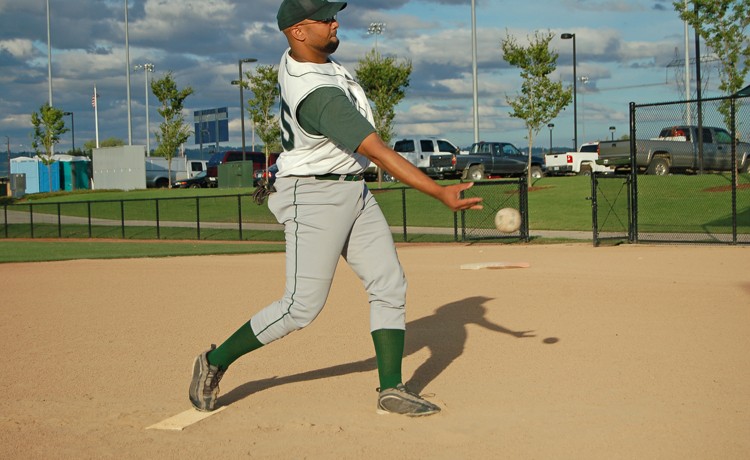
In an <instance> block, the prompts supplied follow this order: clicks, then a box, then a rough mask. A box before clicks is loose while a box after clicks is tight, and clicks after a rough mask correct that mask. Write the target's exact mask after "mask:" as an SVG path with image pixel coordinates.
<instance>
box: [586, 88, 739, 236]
mask: <svg viewBox="0 0 750 460" xmlns="http://www.w3.org/2000/svg"><path fill="white" fill-rule="evenodd" d="M748 103H750V99H748V98H747V97H728V98H713V99H702V100H700V101H697V100H693V101H676V102H665V103H658V104H635V103H632V104H630V135H629V136H630V165H628V166H626V167H625V168H624V169H625V172H628V173H629V174H627V175H619V174H618V175H614V176H603V175H593V176H592V199H593V200H594V203H593V218H592V219H593V228H594V244H595V245H598V244H600V243H602V242H605V241H606V240H608V239H611V240H618V239H621V240H622V239H626V240H627V241H629V242H631V243H637V242H650V243H692V244H696V243H698V244H707V243H717V244H750V173H748V171H747V167H746V166H745V167H743V166H742V165H743V163H742V159H743V155H744V154H745V152H747V151H748V146H747V145H745V144H742V143H740V142H743V143H746V142H750V107H748ZM722 108H723V109H722ZM680 125H696V126H702V127H719V128H724V129H726V130H727V131H728V132H729V133H730V134H731V139H732V140H734V141H730V142H728V143H726V144H722V147H723V153H722V157H721V158H720V161H723V163H724V165H725V167H718V168H715V169H717V170H712V169H711V167H710V164H709V163H708V160H707V159H706V155H705V154H703V155H701V153H702V152H700V151H697V152H696V157H695V167H694V168H690V169H675V168H671V169H670V173H669V174H668V175H663V176H661V175H650V174H648V173H647V172H646V171H644V169H643V168H639V167H638V165H637V164H636V158H635V152H636V151H638V147H639V142H641V141H640V140H641V139H652V138H654V137H657V136H658V135H659V133H660V131H661V130H662V129H663V128H665V127H670V126H680ZM676 142H677V141H676ZM665 157H666V156H665ZM668 161H669V162H670V163H671V160H669V159H668ZM746 164H747V163H745V165H746ZM731 165H734V167H732V166H731ZM738 169H739V170H738ZM686 204H688V205H687V206H686Z"/></svg>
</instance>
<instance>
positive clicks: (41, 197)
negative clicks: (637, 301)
mask: <svg viewBox="0 0 750 460" xmlns="http://www.w3.org/2000/svg"><path fill="white" fill-rule="evenodd" d="M729 180H730V179H729V176H728V175H725V174H706V175H702V176H689V175H673V176H666V177H655V176H639V178H638V186H639V196H641V197H643V198H642V199H641V200H640V201H639V213H638V219H639V229H640V230H641V231H657V232H704V231H707V230H709V231H719V232H726V231H728V229H731V225H732V222H731V215H732V214H731V207H730V203H731V189H730V188H729V187H728V184H729ZM453 182H455V181H442V183H453ZM739 183H740V189H739V190H738V192H737V196H736V198H737V222H736V225H737V230H738V232H739V233H745V234H747V233H750V188H748V186H750V176H748V175H747V174H743V175H740V178H739ZM369 186H370V189H371V191H372V193H373V194H374V195H375V196H376V198H377V200H378V202H379V203H380V207H381V208H382V210H383V213H384V215H385V216H386V219H387V220H388V222H389V224H390V225H391V226H395V227H399V226H402V225H403V224H404V218H405V219H406V223H407V225H408V226H409V227H442V228H446V229H449V228H452V227H453V226H454V217H455V216H454V214H453V213H452V212H451V211H449V210H448V209H447V208H445V207H444V206H442V204H440V203H439V202H437V201H436V200H434V199H432V198H430V197H428V196H426V195H424V194H422V193H419V192H417V191H415V190H413V189H404V187H403V186H402V185H401V184H398V183H387V184H383V187H382V188H378V186H377V184H369ZM501 187H505V186H501ZM514 190H515V189H514V188H513V186H508V187H506V188H505V189H503V188H496V187H475V188H474V189H472V190H471V191H470V192H469V193H477V194H480V195H481V194H482V193H487V194H488V195H487V203H488V204H489V203H492V204H493V205H497V204H498V203H503V200H506V199H507V200H508V202H509V203H510V204H511V205H512V204H513V203H517V197H512V194H513V193H515V192H514ZM614 190H615V191H618V190H617V187H614ZM252 191H253V189H247V188H245V189H173V190H167V189H158V190H155V189H149V190H136V191H128V192H124V191H80V192H65V193H54V194H38V195H31V196H28V197H27V199H26V200H22V201H20V202H19V204H21V206H20V207H11V208H9V209H17V210H21V211H25V210H27V209H28V207H26V206H23V204H24V203H33V204H34V215H35V216H39V215H44V214H47V215H48V216H47V217H49V216H55V217H56V216H57V214H58V211H59V213H60V214H61V215H64V216H72V217H79V218H85V217H87V216H88V215H89V212H90V213H91V216H92V218H93V219H108V220H110V221H116V222H119V221H120V220H121V219H122V218H124V219H125V220H127V221H146V224H144V225H138V226H131V225H126V227H125V231H124V233H125V234H124V235H123V230H122V228H121V227H119V226H111V225H109V226H108V225H96V224H94V225H92V227H91V232H92V233H91V237H93V238H97V239H102V238H104V239H121V238H125V239H133V240H147V239H156V238H157V237H158V238H159V240H158V242H161V243H163V244H158V245H157V244H154V243H139V242H132V243H131V242H127V243H114V242H92V241H85V242H80V241H65V242H62V243H51V242H27V241H17V240H16V241H13V240H6V241H2V240H0V243H1V244H0V262H12V261H34V260H64V259H74V258H101V257H113V258H114V257H145V256H155V257H164V256H170V255H175V256H176V255H200V254H231V253H252V252H267V251H268V250H283V248H282V246H281V244H280V243H281V242H283V233H282V232H281V231H278V230H258V229H257V228H256V229H253V228H250V227H251V224H255V223H260V224H265V223H273V224H275V223H276V220H275V218H274V217H273V215H272V214H271V213H270V211H269V210H268V206H267V205H262V206H258V205H256V204H255V203H253V202H252V199H251V197H250V194H251V193H252ZM619 193H621V194H624V193H625V192H624V190H619ZM492 194H494V195H492ZM591 194H592V191H591V181H590V179H589V178H588V177H545V178H542V179H540V180H537V181H534V182H533V183H532V184H530V185H529V194H528V202H529V226H530V228H531V229H532V231H533V230H537V231H539V230H564V231H586V232H589V231H591V222H592V209H591V199H590V197H591ZM490 197H491V198H490ZM610 198H611V197H610ZM620 199H624V197H623V196H621V197H620ZM493 200H494V201H493ZM157 203H158V204H157ZM404 203H405V204H406V208H405V209H404ZM605 204H606V203H601V204H600V208H601V206H604V205H605ZM488 207H489V206H488ZM157 213H158V216H159V219H160V221H162V226H161V227H160V228H159V230H158V232H157V229H156V227H155V226H152V225H148V222H153V221H154V220H155V219H156V215H157ZM239 215H241V217H242V221H243V234H242V239H244V240H256V241H265V242H278V244H269V245H258V244H236V243H231V242H230V243H221V241H237V240H238V239H239V230H238V228H237V227H234V228H232V227H233V226H232V225H231V224H230V223H233V222H237V218H238V216H239ZM473 215H474V214H473V212H472V216H473ZM41 220H42V219H39V220H36V219H35V222H34V235H33V237H34V238H59V237H62V238H70V239H74V238H89V226H88V225H86V224H85V223H82V222H81V223H77V224H69V223H65V224H64V225H62V226H60V227H58V226H57V225H56V223H52V222H47V223H44V222H42V221H41ZM53 220H55V219H54V218H53ZM82 220H83V221H85V219H82ZM197 220H199V221H200V222H201V223H202V224H201V228H200V240H202V242H196V243H185V242H183V241H180V242H176V241H174V240H191V239H197V238H198V236H199V235H198V229H197V228H195V227H194V226H193V227H192V228H191V227H189V226H188V227H186V226H183V227H179V226H165V225H164V224H163V223H164V222H166V221H174V222H196V221H197ZM207 222H212V223H219V224H221V223H225V224H230V225H225V228H213V227H211V226H209V225H205V223H207ZM481 225H485V226H488V227H489V226H492V221H491V219H484V220H483V222H482V223H481V224H480V228H482V227H481ZM29 227H30V226H29V224H11V225H8V226H6V227H5V228H4V229H2V230H3V231H6V232H7V235H8V236H9V237H10V238H26V237H29V236H30V235H29ZM451 233H452V232H450V231H447V232H446V234H444V235H423V234H419V233H418V232H412V231H411V230H410V231H409V235H408V240H409V241H410V242H414V241H418V242H447V241H454V237H453V235H452V234H451ZM3 236H5V235H2V234H0V237H3ZM394 239H395V240H396V241H397V242H398V241H402V240H403V237H402V235H401V233H400V232H397V233H394ZM170 240H171V241H170ZM207 241H208V242H207ZM210 242H214V243H210ZM269 248H271V249H269ZM274 248H278V249H274Z"/></svg>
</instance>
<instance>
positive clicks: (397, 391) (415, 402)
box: [377, 383, 440, 417]
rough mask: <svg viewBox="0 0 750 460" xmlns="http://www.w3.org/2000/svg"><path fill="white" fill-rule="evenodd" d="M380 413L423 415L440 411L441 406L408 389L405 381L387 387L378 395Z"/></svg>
mask: <svg viewBox="0 0 750 460" xmlns="http://www.w3.org/2000/svg"><path fill="white" fill-rule="evenodd" d="M377 412H378V414H401V415H406V416H409V417H422V416H424V415H432V414H437V413H438V412H440V408H439V407H438V406H436V405H435V404H432V403H431V402H428V401H426V400H424V399H423V398H422V397H421V396H419V395H418V394H415V393H412V392H410V391H409V390H407V389H406V387H405V386H404V384H403V383H399V384H398V386H396V388H387V389H385V390H382V391H381V392H380V396H379V397H378V410H377Z"/></svg>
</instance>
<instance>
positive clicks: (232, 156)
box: [206, 150, 279, 178]
mask: <svg viewBox="0 0 750 460" xmlns="http://www.w3.org/2000/svg"><path fill="white" fill-rule="evenodd" d="M278 157H279V154H278V153H271V154H269V155H268V164H269V165H272V164H274V163H276V158H278ZM231 161H252V162H253V171H255V170H256V169H263V168H265V167H266V154H265V153H263V152H244V153H243V152H242V151H241V150H227V151H226V152H219V153H214V154H213V155H211V158H209V159H208V166H207V168H206V170H207V171H208V176H209V177H214V178H216V177H218V176H219V165H220V164H224V163H228V162H231Z"/></svg>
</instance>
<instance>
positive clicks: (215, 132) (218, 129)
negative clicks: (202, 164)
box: [193, 107, 229, 145]
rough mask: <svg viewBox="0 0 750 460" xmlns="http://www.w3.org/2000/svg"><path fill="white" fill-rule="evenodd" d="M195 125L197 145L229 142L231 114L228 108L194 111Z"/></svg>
mask: <svg viewBox="0 0 750 460" xmlns="http://www.w3.org/2000/svg"><path fill="white" fill-rule="evenodd" d="M193 124H194V127H195V130H194V132H195V143H196V145H197V144H200V145H203V144H218V143H219V142H228V141H229V114H228V112H227V108H226V107H219V108H217V109H206V110H196V111H194V112H193Z"/></svg>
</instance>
